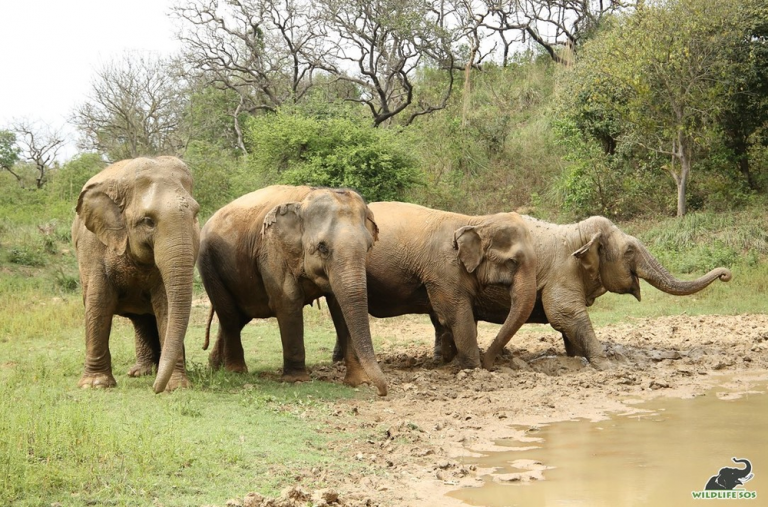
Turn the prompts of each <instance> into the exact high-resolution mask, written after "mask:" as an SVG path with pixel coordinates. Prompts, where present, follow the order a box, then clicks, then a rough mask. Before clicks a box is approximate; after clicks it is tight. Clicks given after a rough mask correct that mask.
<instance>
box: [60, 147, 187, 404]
mask: <svg viewBox="0 0 768 507" xmlns="http://www.w3.org/2000/svg"><path fill="white" fill-rule="evenodd" d="M198 210H199V206H198V204H197V202H195V200H194V199H193V198H192V176H191V174H190V171H189V169H188V168H187V166H186V165H185V164H184V163H183V162H182V161H181V160H179V159H177V158H175V157H157V158H154V159H150V158H137V159H132V160H123V161H121V162H117V163H115V164H112V165H111V166H109V167H107V168H106V169H104V170H103V171H101V172H100V173H98V174H97V175H95V176H94V177H93V178H91V179H90V180H88V182H87V183H86V184H85V186H84V187H83V190H82V192H81V193H80V196H79V198H78V201H77V215H76V216H75V219H74V222H73V223H72V240H73V242H74V244H75V250H76V252H77V261H78V266H79V270H80V282H81V285H82V288H83V302H84V304H85V343H86V357H85V371H84V372H83V375H82V377H81V378H80V382H79V385H80V386H81V387H113V386H115V385H116V382H115V378H114V376H113V375H112V359H111V356H110V353H109V335H110V331H111V327H112V317H113V316H114V315H121V316H124V317H127V318H128V319H130V320H131V322H132V323H133V326H134V330H135V343H136V365H135V366H134V367H133V368H131V369H130V371H129V375H131V376H139V375H146V374H151V373H152V372H153V371H154V370H155V369H157V376H156V378H155V382H154V386H153V388H154V390H155V392H161V391H164V390H172V389H175V388H178V387H187V386H188V385H189V380H188V379H187V375H186V371H185V368H184V335H185V334H186V330H187V324H188V322H189V314H190V310H191V306H192V282H193V275H194V269H195V259H196V257H197V252H198V248H199V244H200V227H199V224H198V221H197V212H198Z"/></svg>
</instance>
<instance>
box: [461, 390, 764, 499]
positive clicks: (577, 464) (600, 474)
mask: <svg viewBox="0 0 768 507" xmlns="http://www.w3.org/2000/svg"><path fill="white" fill-rule="evenodd" d="M766 389H768V385H767V384H766V382H764V381H763V382H759V383H750V385H749V388H748V389H747V390H741V391H739V392H735V391H732V390H728V389H725V388H722V387H721V388H715V389H713V390H711V391H708V392H707V393H706V395H705V396H699V397H696V398H693V399H671V398H666V399H661V400H655V401H652V402H648V403H643V404H641V405H638V408H639V409H641V410H643V411H642V412H640V413H634V414H631V415H615V416H612V417H611V418H610V419H607V420H603V421H599V422H593V421H583V420H579V421H568V422H562V423H555V424H551V425H545V426H541V427H540V428H539V429H538V430H537V429H536V428H533V431H530V430H529V432H528V433H527V435H528V436H530V437H531V440H532V441H531V442H526V443H522V444H521V442H518V441H506V442H499V444H500V445H504V446H510V448H512V447H514V450H510V451H505V452H496V453H491V454H488V455H484V456H483V457H480V458H475V457H473V458H467V463H470V462H471V463H472V464H475V465H476V466H477V467H478V470H483V469H488V472H489V473H488V474H487V475H485V476H483V480H484V484H483V485H482V486H481V487H478V488H474V487H472V488H462V489H460V490H457V491H454V492H452V493H450V494H449V496H451V497H454V498H456V499H459V500H461V501H463V502H464V503H466V504H468V505H477V506H487V507H508V506H509V507H511V506H526V507H528V506H569V507H570V506H589V507H601V506H617V505H621V506H640V505H643V506H646V505H653V506H664V505H674V506H680V505H702V503H704V504H706V503H707V502H708V500H706V499H694V498H693V496H692V492H694V491H696V492H698V491H702V490H704V489H705V485H706V484H707V482H708V481H709V479H710V477H712V476H714V475H718V472H719V471H720V469H721V468H724V467H730V468H734V469H743V468H745V465H744V464H743V463H734V462H733V461H731V458H733V457H736V458H743V459H748V460H749V461H750V462H751V465H752V474H753V475H754V476H753V478H752V479H751V480H749V481H748V482H746V483H745V484H744V485H743V486H742V487H741V488H740V490H741V491H747V492H751V493H748V494H746V496H753V493H754V496H756V498H755V499H754V500H752V501H748V500H746V499H741V500H738V499H736V500H718V501H717V504H718V505H722V504H723V503H724V504H726V505H768V435H767V434H766V428H768V394H766ZM727 473H728V472H726V474H727ZM733 473H736V472H735V471H734V472H733ZM734 491H739V489H736V490H734ZM742 496H745V494H744V493H742ZM709 501H711V500H709Z"/></svg>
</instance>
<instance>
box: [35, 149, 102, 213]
mask: <svg viewBox="0 0 768 507" xmlns="http://www.w3.org/2000/svg"><path fill="white" fill-rule="evenodd" d="M106 166H107V163H106V162H105V161H104V160H103V159H102V157H101V156H100V155H99V154H98V153H81V154H79V155H76V156H75V157H74V158H72V159H71V160H69V161H68V162H67V163H65V164H64V165H63V166H62V167H61V168H60V169H58V170H56V171H54V172H52V173H51V180H50V181H49V182H48V185H47V186H46V188H47V191H48V193H49V198H50V199H51V202H55V201H64V202H67V203H71V206H72V208H74V207H75V205H76V204H77V198H78V196H79V195H80V191H81V190H82V188H83V186H84V185H85V183H86V182H87V181H88V180H89V179H91V177H92V176H93V175H95V174H96V173H98V172H99V171H101V170H102V169H104V168H105V167H106Z"/></svg>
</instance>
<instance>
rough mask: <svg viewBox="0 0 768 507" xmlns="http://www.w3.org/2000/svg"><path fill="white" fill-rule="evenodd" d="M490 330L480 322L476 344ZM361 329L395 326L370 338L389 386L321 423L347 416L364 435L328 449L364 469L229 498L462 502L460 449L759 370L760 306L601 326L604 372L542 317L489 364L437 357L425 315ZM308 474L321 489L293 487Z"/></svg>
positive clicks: (764, 366) (341, 421)
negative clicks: (607, 366) (453, 363)
mask: <svg viewBox="0 0 768 507" xmlns="http://www.w3.org/2000/svg"><path fill="white" fill-rule="evenodd" d="M496 329H497V327H496V326H492V325H484V324H481V325H480V344H481V346H484V345H485V344H487V343H490V341H491V340H492V338H493V336H494V334H495V332H496ZM372 332H373V334H374V336H390V337H394V338H392V339H385V340H384V342H383V343H378V344H377V352H378V353H379V360H380V362H381V364H382V367H383V369H384V372H385V374H386V375H387V378H388V379H389V382H390V394H389V395H388V396H387V397H385V398H377V397H376V396H375V394H373V391H372V390H371V395H370V396H367V393H365V392H364V390H365V389H366V388H361V391H362V392H363V394H364V399H362V400H361V399H358V400H353V401H349V400H346V401H339V402H337V403H336V404H334V405H333V406H331V407H330V410H329V411H328V413H327V414H326V415H325V418H324V420H323V421H322V423H323V424H324V428H327V430H324V431H328V432H330V433H332V432H337V431H339V430H341V429H342V428H348V427H350V426H352V427H358V428H360V429H361V430H363V431H362V433H363V434H367V437H366V438H365V439H364V440H360V441H357V442H354V443H350V442H348V441H346V442H343V441H339V442H338V443H337V444H336V449H335V450H336V451H337V453H338V455H339V459H341V460H350V461H352V460H357V461H362V462H364V463H365V464H366V468H367V471H366V472H365V473H360V474H357V475H351V476H346V477H334V476H332V475H331V474H327V473H326V472H325V471H323V470H308V471H304V472H302V473H301V474H299V475H298V476H297V484H298V487H297V488H295V489H293V490H292V491H290V492H286V494H285V495H284V496H285V498H284V499H282V500H281V499H261V498H260V497H258V496H257V495H251V496H250V497H247V498H245V499H239V500H235V501H233V503H234V504H235V505H237V504H238V503H239V504H242V505H247V506H259V505H272V506H283V505H306V504H301V503H300V502H301V501H302V499H303V500H304V501H306V500H309V499H311V496H312V494H314V495H315V498H314V500H313V503H314V504H315V505H348V506H352V505H381V506H412V507H421V506H434V505H445V506H450V505H463V504H461V503H460V502H458V501H456V500H453V499H451V498H449V497H445V496H444V495H445V493H447V492H448V491H450V490H452V489H455V488H457V487H459V486H465V485H478V484H479V483H480V479H479V478H478V470H476V469H475V467H474V466H472V465H471V464H466V463H468V460H465V459H459V458H460V457H462V456H471V455H472V453H473V451H487V450H492V449H494V448H495V444H494V442H495V441H497V440H499V439H507V438H518V439H520V440H521V441H524V440H525V437H526V435H527V434H528V433H530V432H535V431H536V430H537V425H540V424H544V423H548V422H554V421H561V420H568V419H575V418H590V419H599V418H602V417H604V416H605V414H606V413H609V412H612V411H621V412H627V411H629V410H633V407H634V406H635V404H636V403H637V401H643V400H648V399H651V398H654V397H657V396H675V397H692V396H697V395H701V394H703V393H704V392H705V391H706V390H707V389H709V388H711V387H713V386H715V385H718V384H722V383H724V382H726V381H727V382H729V383H730V384H731V385H732V386H733V387H734V388H735V389H736V390H738V389H745V390H746V389H748V388H749V384H748V383H749V382H751V381H754V380H756V379H765V378H768V316H766V315H740V316H715V315H710V316H696V317H689V316H675V317H663V318H657V319H641V320H631V321H628V322H626V323H622V324H616V325H611V326H607V327H604V328H601V329H599V330H598V331H597V335H598V338H599V339H600V341H601V342H602V343H604V344H605V345H606V350H607V352H608V355H609V357H610V358H611V359H612V360H613V363H614V365H615V367H614V368H613V369H611V370H608V371H596V370H595V369H593V368H591V367H590V366H588V365H587V364H586V363H585V362H584V361H583V360H581V359H579V358H569V357H566V356H565V355H564V348H563V344H562V338H561V337H560V335H559V334H558V333H556V332H555V331H554V330H552V328H550V327H549V326H534V325H526V326H524V328H523V331H522V332H521V333H520V334H518V335H517V336H516V337H515V338H514V339H513V340H512V342H511V343H510V347H508V348H509V351H508V353H507V354H506V355H505V357H503V358H502V359H501V360H498V361H497V363H496V368H495V369H494V370H493V371H486V370H464V371H458V372H456V371H452V370H451V368H448V367H444V366H442V365H438V364H436V363H435V362H434V361H433V360H432V357H431V356H432V344H431V340H430V336H431V333H432V330H431V327H430V326H429V323H428V320H424V319H421V318H416V317H408V318H401V319H389V320H376V321H374V322H373V324H372ZM724 375H725V376H724ZM312 376H313V377H314V378H316V379H318V380H332V381H335V382H341V380H342V378H343V368H342V367H341V366H336V365H334V366H322V367H316V368H315V369H314V371H313V372H312ZM469 461H471V460H469ZM534 468H535V467H534ZM483 473H487V470H486V471H483ZM531 474H532V475H537V474H540V472H539V471H537V470H532V471H531ZM318 483H321V484H324V485H327V486H328V487H329V488H330V491H329V490H326V491H303V490H302V488H303V487H305V485H308V484H318ZM302 495H304V496H302ZM323 495H325V496H323ZM291 496H292V497H293V498H289V497H291Z"/></svg>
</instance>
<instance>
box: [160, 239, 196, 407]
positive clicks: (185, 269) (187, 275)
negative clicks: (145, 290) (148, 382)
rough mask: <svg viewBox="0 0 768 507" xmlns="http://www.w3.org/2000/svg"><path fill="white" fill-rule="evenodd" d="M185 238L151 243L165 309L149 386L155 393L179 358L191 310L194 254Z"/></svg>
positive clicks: (190, 242) (169, 376) (166, 379)
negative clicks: (161, 344) (161, 333)
mask: <svg viewBox="0 0 768 507" xmlns="http://www.w3.org/2000/svg"><path fill="white" fill-rule="evenodd" d="M185 234H186V231H180V232H178V233H175V234H174V235H173V236H172V237H171V238H170V239H169V240H167V241H165V242H159V241H156V243H155V262H156V263H157V266H158V268H159V270H160V276H161V277H162V278H163V284H164V286H165V291H166V300H167V305H168V306H167V321H166V326H165V336H164V337H162V338H163V347H162V351H161V353H160V363H159V365H158V367H157V377H156V378H155V383H154V385H153V389H154V391H155V393H160V392H162V391H164V390H165V388H166V386H167V385H168V381H169V380H170V378H171V375H173V371H174V367H175V366H176V363H177V362H178V360H179V358H180V357H181V356H182V352H183V350H184V336H185V334H186V332H187V325H188V324H189V315H190V312H191V309H192V283H193V276H194V265H195V258H194V257H195V255H194V251H195V250H194V248H193V246H192V238H191V237H189V238H188V237H185ZM158 239H159V238H158ZM163 245H170V246H165V247H163ZM160 329H162V326H160Z"/></svg>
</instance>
